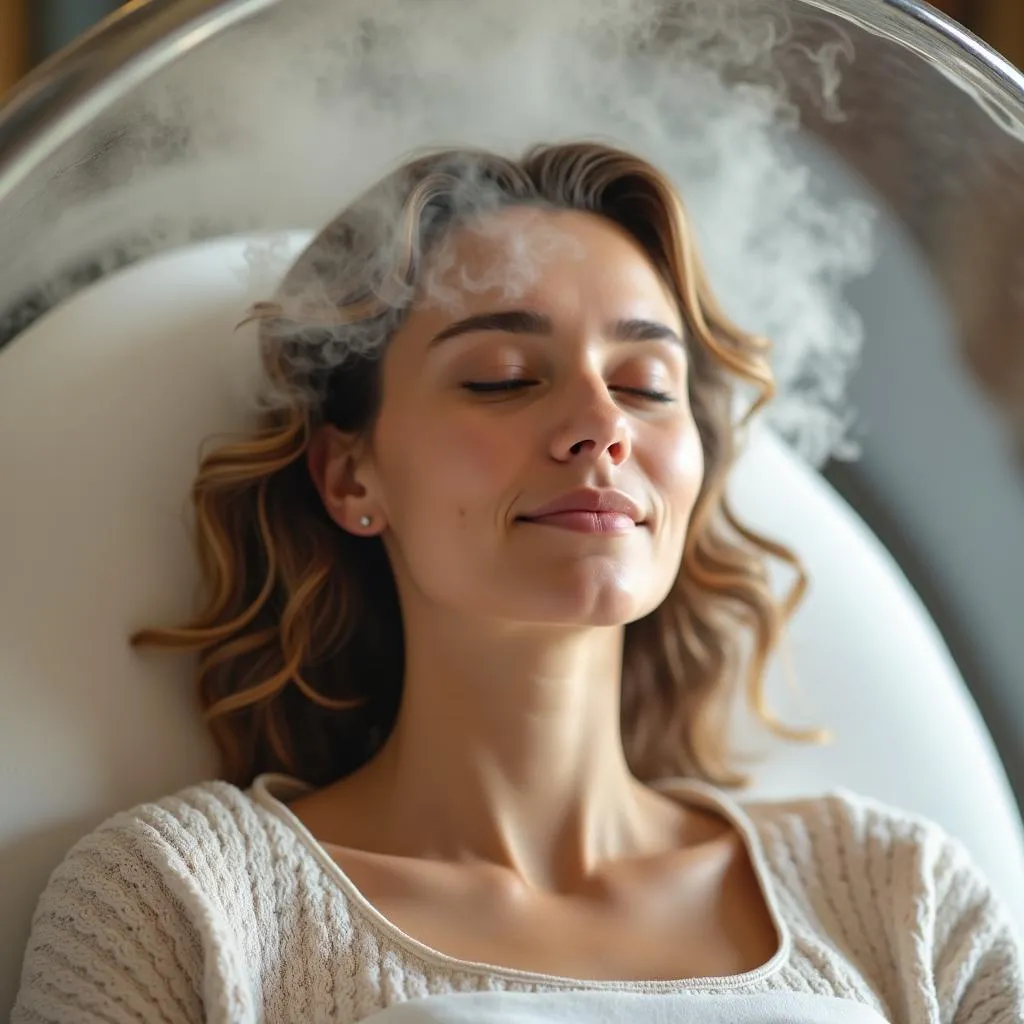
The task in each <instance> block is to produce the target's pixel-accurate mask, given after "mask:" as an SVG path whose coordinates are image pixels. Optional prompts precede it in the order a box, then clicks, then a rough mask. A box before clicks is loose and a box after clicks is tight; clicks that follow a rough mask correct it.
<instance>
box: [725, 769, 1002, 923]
mask: <svg viewBox="0 0 1024 1024" xmlns="http://www.w3.org/2000/svg"><path fill="white" fill-rule="evenodd" d="M742 806H743V810H744V811H745V812H746V814H747V815H748V816H749V818H750V820H751V822H752V823H753V825H754V828H755V830H756V832H757V834H758V837H759V840H760V844H761V850H762V854H763V856H764V858H765V861H766V864H767V867H768V870H769V871H770V872H771V873H772V875H773V876H774V878H775V880H776V882H777V884H779V885H781V886H782V887H784V888H786V889H788V890H789V891H790V892H791V893H794V894H796V893H799V895H800V897H801V900H800V902H803V903H808V904H810V903H813V904H823V903H824V904H828V905H833V904H834V903H835V902H836V900H837V894H842V899H844V900H845V901H847V902H848V904H849V905H850V906H851V907H854V908H857V907H859V908H862V909H863V908H865V907H868V906H869V905H870V909H871V911H872V916H873V917H875V918H876V919H880V920H882V921H884V922H885V923H886V925H887V927H888V928H891V929H896V930H903V929H908V928H909V929H911V930H912V931H913V932H915V933H917V934H929V935H932V936H935V937H940V936H942V935H943V934H946V933H948V931H949V930H950V929H951V928H952V927H953V926H954V924H955V922H958V921H964V920H971V921H973V922H974V923H975V924H976V926H977V927H978V928H979V929H981V930H990V929H992V928H995V927H997V926H998V927H1003V926H1005V927H1007V928H1008V929H1009V930H1010V931H1012V930H1013V929H1012V924H1010V922H1009V919H1008V914H1007V911H1006V908H1005V907H1004V906H1003V904H1002V903H1001V901H1000V900H999V898H998V897H997V896H996V894H995V893H994V892H993V890H992V889H991V886H990V884H989V881H988V879H987V878H986V877H985V875H984V873H983V872H982V870H981V868H980V867H979V866H978V865H977V863H976V862H975V860H974V858H973V856H972V854H971V853H970V852H969V850H968V848H967V846H966V845H965V844H964V843H963V842H962V841H961V840H960V839H958V838H956V837H954V836H952V835H951V834H950V833H948V832H947V831H946V830H945V829H944V828H943V827H942V826H940V825H939V824H937V823H936V822H935V821H933V820H931V819H929V818H928V817H926V816H924V815H921V814H918V813H915V812H912V811H907V810H905V809H903V808H900V807H895V806H892V805H890V804H888V803H885V802H883V801H881V800H877V799H875V798H873V797H868V796H864V795H862V794H859V793H855V792H852V791H850V790H846V789H835V790H832V791H830V792H828V793H825V794H823V795H821V796H817V797H806V798H801V799H794V800H770V801H758V802H750V803H746V804H743V805H742Z"/></svg>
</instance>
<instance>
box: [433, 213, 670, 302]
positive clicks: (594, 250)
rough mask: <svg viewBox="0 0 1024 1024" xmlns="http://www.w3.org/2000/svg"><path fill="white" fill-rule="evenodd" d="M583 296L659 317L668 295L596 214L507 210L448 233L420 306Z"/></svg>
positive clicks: (633, 244)
mask: <svg viewBox="0 0 1024 1024" xmlns="http://www.w3.org/2000/svg"><path fill="white" fill-rule="evenodd" d="M580 291H586V292H587V293H589V295H590V297H591V298H595V297H598V296H601V297H604V298H605V299H608V300H615V299H616V298H619V297H622V298H628V299H632V300H634V301H638V302H642V303H645V304H648V305H650V306H652V307H653V310H652V311H658V312H660V313H662V315H664V314H665V313H667V312H672V311H675V309H676V303H675V301H674V300H673V298H672V294H671V291H670V289H669V287H668V286H667V284H666V283H665V281H664V280H663V279H662V277H661V275H660V274H659V273H658V271H657V270H656V269H655V267H654V265H653V264H652V262H651V260H650V258H649V257H648V255H647V253H646V252H645V251H644V249H643V247H642V246H641V245H640V243H639V242H638V241H637V240H636V239H635V238H633V236H632V235H630V234H629V232H627V231H626V230H625V229H624V228H622V227H620V226H619V225H618V224H615V223H614V222H612V221H610V220H608V219H607V218H605V217H601V216H598V215H597V214H592V213H584V212H581V211H576V210H565V211H563V210H541V209H536V208H529V207H513V208H510V209H507V210H502V211H500V212H497V213H493V214H490V215H487V216H486V217H483V218H480V219H478V220H477V221H475V222H473V223H471V224H468V225H465V226H463V227H461V228H459V229H457V230H456V231H454V232H453V233H452V235H451V236H450V237H449V238H448V239H447V240H446V242H445V243H444V244H443V245H442V246H441V247H440V248H439V250H438V251H437V252H436V253H435V254H434V255H433V256H432V258H431V259H430V260H429V261H428V269H427V273H426V274H425V276H424V281H423V284H422V286H421V296H420V299H421V304H422V305H425V306H427V307H434V308H439V307H447V308H448V309H449V311H450V312H452V313H454V312H457V311H458V309H459V308H466V307H473V308H475V307H476V306H479V305H481V304H487V303H493V302H495V301H499V302H501V301H503V302H516V301H523V302H530V301H531V300H534V301H538V300H544V299H551V298H553V297H555V296H556V295H558V294H561V295H563V297H564V296H566V293H567V292H574V293H575V292H580Z"/></svg>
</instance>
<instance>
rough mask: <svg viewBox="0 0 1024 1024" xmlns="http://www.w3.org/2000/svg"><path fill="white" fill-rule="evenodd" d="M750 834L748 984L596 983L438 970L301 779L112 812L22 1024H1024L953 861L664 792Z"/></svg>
mask: <svg viewBox="0 0 1024 1024" xmlns="http://www.w3.org/2000/svg"><path fill="white" fill-rule="evenodd" d="M659 788H661V789H663V790H664V791H666V792H670V793H673V794H674V795H675V796H676V797H677V798H678V799H680V800H684V801H687V802H693V803H697V804H700V805H703V806H705V807H710V808H712V809H717V810H718V811H719V812H720V813H722V814H724V815H725V816H726V817H728V818H730V819H731V820H732V821H733V822H734V823H735V824H736V825H737V827H738V828H739V829H740V830H741V832H742V833H743V834H744V836H745V838H746V841H747V845H748V849H749V850H750V854H751V858H752V860H753V864H754V867H755V869H756V871H757V873H758V875H759V877H760V880H761V884H762V887H763V890H764V894H765V899H766V901H767V903H768V907H769V909H770V911H771V913H772V915H773V917H774V920H775V925H776V929H777V930H778V932H779V936H780V943H779V949H778V952H777V953H776V954H775V956H774V957H773V958H772V960H771V961H769V962H768V963H767V964H765V965H763V966H762V967H760V968H758V969H757V970H755V971H752V972H750V973H747V974H742V975H735V976H732V977H723V978H703V979H696V980H693V979H691V980H687V981H680V982H623V983H617V982H593V981H578V980H573V979H570V978H557V977H553V976H549V975H543V974H531V973H528V972H524V971H515V970H507V969H502V968H499V967H493V966H489V965H486V964H472V963H467V962H464V961H459V960H455V959H452V958H451V957H448V956H445V955H443V954H441V953H438V952H436V951H434V950H431V949H429V948H427V947H426V946H424V945H422V944H420V943H418V942H417V941H416V940H415V939H413V938H411V937H409V936H407V935H405V934H403V933H402V932H400V931H399V930H398V929H397V928H395V927H394V926H393V925H391V924H390V923H389V922H388V921H387V920H386V919H385V918H383V917H382V916H381V915H380V914H379V913H377V911H375V910H374V908H373V907H372V906H371V905H370V904H369V903H367V902H366V901H365V900H364V899H363V898H362V896H361V895H360V894H359V892H358V891H357V890H356V889H355V888H354V886H353V885H352V883H351V882H350V881H349V879H348V878H347V877H346V876H345V875H344V874H343V873H342V872H341V871H340V869H339V868H338V867H337V865H335V863H334V862H333V861H332V860H331V858H330V857H329V856H328V855H327V854H326V852H325V851H324V850H323V849H322V848H321V847H319V845H318V844H317V843H316V842H315V840H313V838H312V836H310V835H309V834H308V833H307V832H306V830H305V829H304V828H303V827H302V825H301V824H300V823H299V822H298V820H297V819H296V818H295V817H294V816H293V815H292V814H291V812H290V811H289V810H288V809H287V807H286V806H285V802H286V801H288V800H290V799H292V798H294V796H296V795H298V793H299V792H301V791H302V784H301V783H298V782H296V781H295V780H290V779H288V778H286V777H285V776H280V775H275V776H261V777H260V778H259V779H258V780H257V781H256V783H255V784H254V785H253V787H252V788H251V789H250V790H247V791H245V792H243V791H241V790H239V789H237V788H235V787H233V786H230V785H227V784H226V783H222V782H209V783H205V784H203V785H200V786H195V787H192V788H189V789H187V790H184V791H183V792H181V793H179V794H178V795H176V796H173V797H169V798H167V799H165V800H162V801H160V802H159V803H155V804H147V805H144V806H141V807H138V808H136V809H134V810H131V811H127V812H124V813H121V814H118V815H116V816H115V817H113V818H112V819H110V820H109V821H107V822H106V823H105V824H103V825H102V826H100V827H99V828H98V829H97V830H96V831H95V832H93V833H92V834H90V835H89V836H87V837H86V838H85V839H83V840H81V841H80V842H79V843H78V844H77V845H76V846H75V847H74V848H73V849H72V850H71V852H70V853H69V854H68V856H67V858H66V859H65V860H64V862H63V863H62V864H61V865H60V866H59V867H58V868H57V869H56V871H55V872H54V873H53V875H52V877H51V879H50V882H49V885H48V887H47V889H46V891H45V892H44V894H43V896H42V897H41V899H40V902H39V905H38V908H37V910H36V914H35V917H34V920H33V927H32V934H31V938H30V941H29V945H28V949H27V953H26V957H25V963H24V967H23V971H22V979H21V990H20V993H19V996H18V1001H17V1004H16V1006H15V1010H14V1016H13V1021H14V1022H15V1024H35V1022H40V1021H47V1022H61V1024H64V1022H79V1024H98V1022H104V1024H114V1022H117V1024H120V1022H127V1021H152V1022H168V1024H195V1022H200V1021H202V1022H208V1024H228V1022H230V1024H254V1022H256V1021H261V1022H265V1024H285V1022H288V1024H296V1022H302V1024H320V1022H327V1021H331V1022H348V1021H359V1020H363V1019H365V1018H366V1017H369V1016H370V1015H372V1014H374V1013H375V1012H377V1011H379V1010H382V1009H384V1008H386V1007H388V1006H393V1005H394V1004H397V1003H401V1002H403V1001H405V1000H411V999H417V998H421V997H424V996H429V995H434V994H443V993H452V992H474V991H481V992H495V991H507V992H520V993H523V992H558V991H562V992H564V991H566V990H576V991H585V990H586V991H601V990H603V991H606V992H608V991H615V992H632V993H670V992H675V993H701V994H703V995H712V994H720V995H722V996H726V995H730V996H738V995H750V994H754V993H761V992H764V993H785V992H792V993H798V994H803V995H804V996H806V995H808V994H817V995H820V996H826V997H831V998H833V999H834V998H840V999H845V1000H850V1001H854V1002H857V1003H861V1004H863V1005H865V1006H866V1007H869V1008H871V1009H872V1010H874V1011H876V1012H877V1013H879V1014H880V1015H881V1016H882V1017H883V1018H885V1019H886V1020H889V1021H893V1022H896V1021H898V1022H906V1024H939V1022H943V1024H945V1022H950V1024H1010V1022H1014V1024H1017V1022H1021V1021H1024V979H1022V970H1021V954H1020V950H1019V947H1018V945H1017V940H1016V937H1015V936H1014V934H1013V932H1012V927H1011V925H1010V923H1009V922H1008V920H1007V917H1006V914H1005V912H1004V910H1003V909H1002V907H1001V906H1000V905H999V903H998V901H997V900H996V899H995V898H994V897H993V894H992V893H991V891H990V890H989V888H988V886H987V885H986V883H985V881H984V880H983V878H982V877H981V875H980V873H979V871H978V870H977V868H976V867H975V866H974V864H973V863H972V861H971V859H970V857H969V856H968V854H967V853H966V851H965V849H964V848H963V847H962V845H961V844H959V843H958V842H956V841H954V840H952V839H951V838H949V837H948V836H947V835H945V834H944V833H943V832H942V831H941V830H940V829H939V828H938V827H936V826H935V825H933V824H930V823H929V822H927V821H924V820H922V819H920V818H916V817H912V816H909V815H906V814H903V813H901V812H898V811H895V810H893V809H891V808H888V807H886V806H884V805H882V804H879V803H877V802H875V801H872V800H869V799H866V798H863V797H858V796H855V795H853V794H851V793H848V792H846V791H837V792H835V793H832V794H829V795H827V796H824V797H819V798H812V799H804V800H796V801H789V802H762V803H749V804H746V805H740V804H738V803H736V802H734V801H733V800H732V799H730V798H729V797H726V796H725V795H724V794H722V793H721V792H719V791H718V790H716V789H714V788H712V787H710V786H705V785H702V784H700V783H695V782H685V781H680V780H670V781H667V782H665V783H662V784H660V785H659Z"/></svg>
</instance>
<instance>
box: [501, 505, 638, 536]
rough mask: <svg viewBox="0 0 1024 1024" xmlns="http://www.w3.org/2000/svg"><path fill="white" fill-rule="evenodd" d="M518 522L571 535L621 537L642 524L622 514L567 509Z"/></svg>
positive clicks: (521, 518) (524, 518) (520, 519)
mask: <svg viewBox="0 0 1024 1024" xmlns="http://www.w3.org/2000/svg"><path fill="white" fill-rule="evenodd" d="M519 522H522V523H531V524H533V525H534V526H548V527H552V528H554V529H556V530H569V531H570V532H572V533H589V534H605V535H609V536H622V535H623V534H629V533H632V532H633V531H634V530H636V529H637V528H639V527H641V526H643V523H642V522H640V523H637V522H634V521H633V519H632V518H631V517H630V516H628V515H625V514H624V513H622V512H589V511H586V510H584V509H567V510H565V511H563V512H549V513H547V514H546V515H540V516H521V517H520V518H519Z"/></svg>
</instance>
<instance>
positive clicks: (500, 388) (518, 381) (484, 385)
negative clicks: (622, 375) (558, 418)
mask: <svg viewBox="0 0 1024 1024" xmlns="http://www.w3.org/2000/svg"><path fill="white" fill-rule="evenodd" d="M539 383H540V381H536V380H526V379H524V378H522V377H515V378H511V379H509V380H467V381H464V382H463V384H462V387H463V388H465V390H466V391H470V392H472V393H474V394H482V395H487V394H491V395H493V394H501V393H503V392H510V391H521V390H523V389H524V388H529V387H534V386H536V385H537V384H539ZM611 390H612V391H618V392H620V393H622V394H627V395H635V396H636V397H637V398H643V399H645V400H647V401H649V402H662V403H665V402H672V401H674V398H673V396H672V395H670V394H669V393H668V392H667V391H656V390H653V389H651V388H627V387H621V386H613V387H612V388H611Z"/></svg>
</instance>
